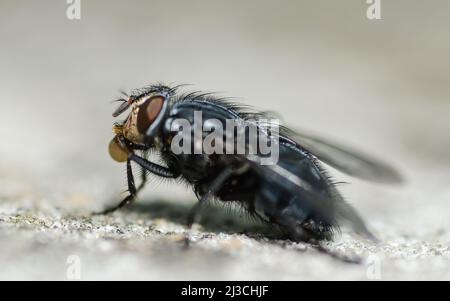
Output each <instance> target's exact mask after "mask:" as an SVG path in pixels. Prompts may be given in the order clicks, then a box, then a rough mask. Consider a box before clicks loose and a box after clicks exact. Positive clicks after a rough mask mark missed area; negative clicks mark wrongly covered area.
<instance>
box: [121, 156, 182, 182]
mask: <svg viewBox="0 0 450 301" xmlns="http://www.w3.org/2000/svg"><path fill="white" fill-rule="evenodd" d="M128 160H131V161H134V162H135V163H137V164H138V165H140V166H141V167H142V168H144V169H146V170H147V171H149V172H151V173H152V174H155V175H157V176H160V177H163V178H178V176H179V175H180V172H179V171H178V170H176V169H175V168H167V167H164V166H161V165H158V164H155V163H153V162H150V161H148V160H147V159H144V158H142V157H139V156H136V155H135V154H130V157H129V159H128Z"/></svg>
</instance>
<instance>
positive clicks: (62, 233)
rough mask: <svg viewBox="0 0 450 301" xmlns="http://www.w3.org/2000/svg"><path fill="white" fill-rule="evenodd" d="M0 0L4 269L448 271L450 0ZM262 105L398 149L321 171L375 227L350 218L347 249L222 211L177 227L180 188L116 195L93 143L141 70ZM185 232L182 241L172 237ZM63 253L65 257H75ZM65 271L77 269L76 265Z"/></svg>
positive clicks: (341, 135)
mask: <svg viewBox="0 0 450 301" xmlns="http://www.w3.org/2000/svg"><path fill="white" fill-rule="evenodd" d="M382 3H383V4H382V16H383V19H382V20H379V21H369V20H367V18H366V15H365V9H366V8H367V5H366V4H365V1H356V0H355V1H345V4H344V3H338V2H337V1H331V0H330V1H256V0H255V1H244V2H243V1H226V2H219V1H214V2H211V1H172V0H169V1H127V2H126V3H125V2H123V1H100V0H99V1H82V17H81V20H80V21H69V20H67V18H66V15H65V9H66V4H65V1H46V2H41V1H39V2H38V1H25V0H24V1H1V3H0V41H1V47H0V66H1V68H0V108H1V109H0V137H2V142H1V143H0V265H1V267H2V268H1V269H0V279H2V280H3V279H4V280H11V279H59V280H64V279H72V278H78V276H79V278H81V279H83V280H88V279H115V280H116V279H155V280H156V279H217V280H219V279H233V280H238V279H246V280H248V279H258V280H263V279H276V280H281V279H288V280H313V279H326V280H328V279H330V280H348V279H362V280H369V279H384V280H400V279H408V280H409V279H421V280H429V279H437V280H444V279H445V280H450V261H449V259H450V249H449V246H450V243H449V241H450V234H449V230H448V229H449V228H450V227H449V226H450V225H449V224H450V222H449V212H450V202H449V201H450V190H449V188H448V183H449V182H450V164H449V163H450V151H449V150H450V138H449V134H448V133H449V132H450V122H449V121H448V115H449V112H450V101H449V97H450V85H449V84H448V83H449V80H450V71H449V70H450V68H449V59H448V53H449V52H450V40H449V39H448V28H449V25H450V24H449V23H450V18H448V17H449V12H450V5H449V3H448V1H426V2H425V1H395V3H392V1H389V2H388V1H382ZM155 81H163V82H167V83H190V84H193V86H192V89H204V90H207V91H218V92H219V93H220V95H227V96H232V97H238V98H237V100H238V101H241V102H244V103H246V104H249V105H252V106H255V107H257V108H261V109H267V110H276V111H278V112H279V113H280V115H281V116H283V117H284V120H285V121H286V123H288V124H292V125H294V126H295V127H300V128H306V129H309V130H311V131H313V132H317V133H320V134H322V135H323V136H326V137H331V138H333V139H335V140H338V141H340V142H341V143H345V144H349V145H352V146H354V147H356V148H359V149H362V150H364V151H366V152H369V153H371V154H373V155H376V156H378V157H380V158H384V159H385V160H386V161H388V162H390V163H392V164H394V165H395V166H397V167H398V169H399V170H400V171H401V172H402V173H403V174H404V175H405V178H406V179H407V182H406V184H405V185H403V186H400V187H395V186H382V185H376V184H372V183H367V182H363V181H360V180H357V179H352V178H349V177H347V176H344V175H342V174H340V173H338V172H335V171H331V172H332V174H333V176H334V177H335V179H336V180H339V181H347V182H349V184H345V185H341V187H340V189H341V191H342V192H343V194H344V195H345V196H346V199H347V200H348V202H350V203H351V204H352V205H353V206H354V207H356V208H357V210H358V211H359V212H360V213H361V215H362V216H363V217H364V219H365V220H366V221H367V223H368V225H369V226H370V227H371V229H373V231H374V232H375V233H376V234H377V236H378V237H379V238H380V239H381V241H382V242H381V243H380V244H379V245H373V244H370V243H368V242H365V241H364V240H361V239H358V238H357V237H353V236H352V235H351V234H350V233H349V232H348V231H346V229H344V231H343V234H342V235H341V236H340V237H338V238H337V240H336V241H335V242H333V243H329V244H328V245H327V246H326V247H327V248H329V249H330V250H332V251H333V252H337V253H339V254H342V255H348V256H360V257H362V258H363V259H364V263H363V264H360V265H352V264H346V263H344V262H341V261H339V260H336V259H334V258H331V257H330V256H327V255H324V254H322V253H320V252H318V251H317V250H316V249H314V248H311V247H310V246H307V245H304V244H294V243H291V242H288V241H284V240H281V239H279V238H277V235H276V233H273V232H271V231H269V230H268V229H267V228H266V227H264V226H263V225H260V224H255V223H253V222H251V221H248V220H247V219H246V218H245V216H241V215H242V214H240V213H234V214H231V215H230V214H228V211H227V209H226V208H210V210H207V211H205V212H204V214H203V216H202V220H201V221H200V222H199V223H198V224H197V225H195V227H194V229H193V230H192V231H190V232H189V233H188V232H187V230H186V228H185V227H184V221H185V218H186V215H187V211H188V210H189V208H190V206H192V204H193V203H194V200H195V197H194V195H193V193H192V192H191V191H190V190H189V189H186V188H185V187H182V186H180V185H178V184H176V183H168V182H165V181H161V180H159V179H151V180H150V181H149V183H148V187H147V189H146V190H145V191H144V192H143V193H142V194H141V196H140V199H139V202H138V203H137V204H136V205H135V206H132V207H130V208H128V209H127V210H123V211H121V212H117V213H115V214H113V215H111V216H96V217H91V216H90V215H89V213H90V212H92V211H96V210H100V209H101V208H104V207H105V206H107V205H108V204H109V205H110V204H114V203H116V202H118V201H119V200H120V193H121V191H123V190H124V189H125V187H126V186H125V172H124V166H122V165H118V164H116V163H115V162H113V161H112V160H111V159H110V158H109V157H108V155H107V152H106V148H107V144H108V142H109V140H110V139H111V136H112V133H111V125H112V122H113V119H112V118H111V117H110V116H111V115H110V114H111V112H112V111H113V109H114V105H112V104H111V103H110V100H113V99H114V98H115V97H117V96H118V95H119V93H118V90H119V89H124V90H129V89H132V88H137V87H141V86H143V85H146V84H148V83H151V82H155ZM186 235H188V236H189V237H190V239H191V241H192V243H191V245H190V248H188V249H186V248H184V247H183V246H184V245H183V241H184V237H185V236H186ZM74 268H75V269H74ZM74 271H79V273H74Z"/></svg>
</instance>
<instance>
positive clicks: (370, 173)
mask: <svg viewBox="0 0 450 301" xmlns="http://www.w3.org/2000/svg"><path fill="white" fill-rule="evenodd" d="M283 132H284V133H285V134H286V136H287V137H288V138H290V139H291V140H293V141H294V142H296V143H297V144H299V145H300V146H301V147H303V148H304V149H306V150H307V151H309V152H311V153H312V154H313V155H315V156H316V157H317V158H318V159H319V160H320V161H323V162H324V163H326V164H328V165H330V166H332V167H334V168H336V169H338V170H340V171H342V172H344V173H346V174H348V175H351V176H354V177H358V178H361V179H365V180H370V181H374V182H380V183H391V184H399V183H402V182H403V179H402V177H401V175H400V174H399V173H398V172H397V171H396V170H395V169H394V168H392V167H391V166H389V165H388V164H386V163H384V162H382V161H380V160H378V159H375V158H372V157H371V156H369V155H366V154H363V153H361V152H359V151H355V150H353V149H350V148H348V147H344V146H342V145H339V144H338V143H336V142H331V141H327V140H325V139H323V138H318V137H315V136H313V135H309V134H305V132H304V131H293V130H290V129H288V128H283Z"/></svg>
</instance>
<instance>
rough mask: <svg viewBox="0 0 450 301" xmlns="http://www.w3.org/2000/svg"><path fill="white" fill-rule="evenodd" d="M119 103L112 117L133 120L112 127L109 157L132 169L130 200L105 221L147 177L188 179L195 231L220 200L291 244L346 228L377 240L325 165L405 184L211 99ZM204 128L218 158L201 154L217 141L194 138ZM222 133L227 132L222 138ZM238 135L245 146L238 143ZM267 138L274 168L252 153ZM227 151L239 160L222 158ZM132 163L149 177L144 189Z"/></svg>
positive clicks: (188, 96)
mask: <svg viewBox="0 0 450 301" xmlns="http://www.w3.org/2000/svg"><path fill="white" fill-rule="evenodd" d="M119 101H120V102H122V103H121V104H120V106H119V107H118V108H117V110H116V111H115V112H114V113H113V116H114V117H118V116H119V115H121V114H122V113H124V112H126V111H128V110H130V113H129V115H128V116H127V118H126V119H125V120H124V121H123V122H118V123H116V124H115V125H114V127H113V131H114V133H115V137H114V138H113V140H112V141H111V143H110V145H109V152H110V155H111V157H112V158H113V159H114V160H116V161H118V162H124V163H126V167H127V179H128V191H129V195H128V196H127V197H126V198H125V199H124V200H123V201H122V202H121V203H120V204H118V205H117V206H115V207H113V208H111V209H108V210H106V211H105V213H109V212H112V211H114V210H116V209H118V208H121V207H123V206H124V205H127V204H129V203H131V202H132V201H133V200H134V199H135V197H136V195H137V193H138V192H139V191H140V190H141V189H142V188H143V187H144V185H145V182H146V176H147V174H153V175H156V176H159V177H164V178H172V179H176V178H178V179H183V180H184V181H186V182H187V183H188V184H189V185H191V186H192V187H193V189H194V192H195V194H196V196H197V198H198V200H199V202H198V203H197V204H196V205H195V206H194V207H193V208H192V210H191V212H190V214H189V216H188V221H187V223H188V225H189V226H191V225H192V223H193V222H195V219H196V216H197V215H198V213H199V212H200V210H201V208H202V206H203V205H204V204H205V203H207V202H208V201H210V200H211V199H213V198H214V199H217V200H219V201H221V202H235V203H238V204H239V205H240V206H242V207H243V208H245V209H246V210H247V211H248V212H249V213H250V214H251V215H254V216H257V217H258V218H260V219H262V220H264V221H266V222H268V223H270V224H273V225H277V226H279V227H280V228H281V229H283V230H284V231H285V232H286V233H287V234H288V235H289V237H290V238H291V239H292V240H293V241H304V242H317V241H320V240H324V239H328V240H329V239H332V235H333V233H334V232H335V231H336V230H338V229H339V225H340V224H341V222H347V224H349V225H350V226H351V227H352V228H353V230H354V231H355V232H356V233H359V234H361V235H364V236H366V237H368V238H373V236H372V234H371V233H370V231H369V230H368V228H367V227H366V226H365V224H364V222H363V221H362V219H361V218H360V217H359V215H358V214H357V213H356V211H355V210H354V209H353V208H351V207H350V206H349V205H348V204H347V203H346V202H345V201H344V199H343V197H342V196H341V194H340V193H339V192H338V190H337V189H336V187H335V184H334V183H333V182H332V181H331V180H330V178H329V177H328V176H327V174H326V172H325V170H324V168H323V167H322V166H321V163H320V161H322V162H324V163H326V164H328V165H330V166H332V167H335V168H337V169H338V170H340V171H342V172H345V173H347V174H349V175H352V176H355V177H360V178H363V179H367V180H372V181H377V182H387V183H396V182H400V181H401V178H400V176H399V175H398V174H397V173H396V172H395V170H393V169H392V168H390V167H389V166H387V165H385V164H383V163H382V162H379V161H377V160H374V159H372V158H370V157H367V156H365V155H362V154H359V153H356V152H354V151H350V150H348V149H347V148H344V147H342V146H339V145H337V144H335V143H330V142H327V141H324V140H322V139H318V138H316V137H314V136H311V135H307V134H304V133H302V132H297V131H293V130H291V129H288V128H286V127H282V126H279V127H278V128H272V127H267V126H262V125H260V124H257V125H255V122H254V121H255V120H256V121H258V120H265V121H266V123H270V122H267V120H270V119H271V117H270V115H269V114H264V113H254V112H251V111H249V110H247V109H245V108H244V107H242V106H240V105H237V104H235V103H231V102H229V101H227V100H226V99H218V98H215V97H214V96H213V95H211V94H202V93H184V94H181V93H179V87H168V86H164V85H153V86H150V87H148V88H145V89H139V90H135V91H133V93H131V95H129V96H128V95H126V94H125V93H124V98H123V99H119ZM199 113H200V114H201V117H202V119H201V121H200V124H198V120H197V116H198V114H199ZM230 121H237V124H240V125H241V126H242V125H243V126H244V130H243V131H241V130H240V129H237V130H235V129H233V130H231V134H233V135H231V137H232V138H231V139H229V138H230V131H229V129H228V128H227V125H229V123H230ZM249 125H253V128H256V131H252V130H251V129H252V126H249ZM189 127H190V128H189ZM199 127H200V129H204V128H209V129H210V130H212V129H214V132H215V134H216V136H215V137H214V140H213V143H210V146H211V147H212V149H213V150H215V151H214V152H211V151H208V149H202V151H199V150H200V149H201V148H200V149H199V145H198V139H195V138H199V139H200V141H201V142H205V141H207V140H208V139H209V138H208V136H209V134H210V133H211V131H204V130H203V131H200V134H199V133H198V132H196V129H198V128H199ZM220 127H221V128H222V129H226V130H225V131H224V132H219V134H218V135H217V133H218V130H217V128H220ZM186 128H189V130H188V131H186ZM238 133H241V134H244V136H245V138H244V139H242V140H239V139H240V138H239V135H237V134H238ZM191 138H192V139H191ZM263 138H264V139H265V140H266V142H267V141H269V142H270V143H268V145H270V146H271V147H272V148H273V147H276V156H275V160H274V161H273V162H269V163H267V162H266V163H264V162H263V160H266V159H269V158H268V153H267V149H265V151H263V149H261V148H259V147H257V148H256V149H257V151H256V152H254V153H251V154H250V153H249V150H250V149H252V147H251V146H252V145H251V144H252V143H253V142H255V141H261V140H264V139H263ZM180 139H181V140H182V143H180ZM239 141H240V142H243V150H244V151H243V152H242V151H241V152H239V151H238V152H236V151H235V150H236V147H237V146H238V144H239ZM209 142H211V140H209ZM174 145H175V146H179V148H181V150H182V151H180V149H176V147H174ZM200 145H201V143H200ZM259 146H260V145H259ZM229 149H233V150H234V152H227V151H224V150H229ZM274 149H275V148H273V149H270V150H271V151H273V150H274ZM149 151H155V152H156V153H158V154H159V155H160V157H161V158H162V161H163V162H164V164H163V165H159V164H156V163H153V162H151V161H149V160H147V154H148V152H149ZM222 151H223V152H222ZM270 155H272V154H270ZM131 162H135V163H136V164H138V165H139V166H141V167H142V168H143V170H145V172H143V178H142V182H141V184H140V185H139V186H138V187H136V185H135V181H134V176H133V171H132V168H131Z"/></svg>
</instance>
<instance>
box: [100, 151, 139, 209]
mask: <svg viewBox="0 0 450 301" xmlns="http://www.w3.org/2000/svg"><path fill="white" fill-rule="evenodd" d="M145 177H146V176H145V173H144V175H143V180H145ZM127 183H128V193H129V194H128V195H127V196H126V197H125V198H124V199H123V201H122V202H120V203H119V204H118V205H116V206H114V207H112V208H108V209H106V210H104V211H102V212H99V213H95V215H103V214H109V213H112V212H114V211H116V210H118V209H120V208H122V207H123V206H125V205H128V204H130V203H132V202H133V201H134V200H135V199H136V195H137V193H138V192H139V191H140V190H141V189H142V188H143V187H144V184H145V182H144V181H143V182H142V183H141V185H139V188H138V189H136V185H135V183H134V176H133V170H132V168H131V161H130V160H127Z"/></svg>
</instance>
